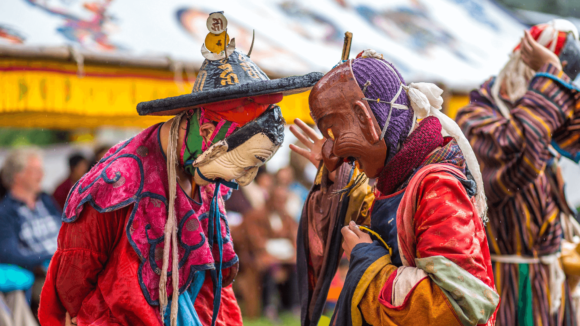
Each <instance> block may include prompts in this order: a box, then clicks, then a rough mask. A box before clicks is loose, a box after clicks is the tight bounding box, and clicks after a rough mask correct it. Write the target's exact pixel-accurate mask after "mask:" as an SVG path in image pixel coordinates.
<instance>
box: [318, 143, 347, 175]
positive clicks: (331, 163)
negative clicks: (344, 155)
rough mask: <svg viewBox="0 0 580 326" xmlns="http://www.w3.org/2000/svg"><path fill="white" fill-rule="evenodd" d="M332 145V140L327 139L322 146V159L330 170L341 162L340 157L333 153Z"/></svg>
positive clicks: (336, 167) (337, 166) (334, 168)
mask: <svg viewBox="0 0 580 326" xmlns="http://www.w3.org/2000/svg"><path fill="white" fill-rule="evenodd" d="M333 147H334V141H333V140H332V139H327V140H326V141H325V142H324V145H323V146H322V161H323V162H324V166H326V168H327V169H328V171H330V172H332V171H334V170H336V169H338V168H339V167H340V166H341V165H342V163H343V160H342V159H341V158H340V157H338V156H336V155H334V153H333Z"/></svg>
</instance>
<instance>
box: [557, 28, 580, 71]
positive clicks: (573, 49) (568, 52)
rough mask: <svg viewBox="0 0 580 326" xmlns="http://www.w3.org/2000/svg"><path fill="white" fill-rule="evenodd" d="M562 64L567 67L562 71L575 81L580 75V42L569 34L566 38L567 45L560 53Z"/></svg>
mask: <svg viewBox="0 0 580 326" xmlns="http://www.w3.org/2000/svg"><path fill="white" fill-rule="evenodd" d="M558 58H559V59H560V62H561V63H562V64H564V62H566V65H565V66H564V68H563V69H562V70H563V71H564V73H566V75H568V77H570V79H572V80H574V79H576V77H577V76H578V73H580V41H578V40H576V39H574V36H573V34H572V33H568V36H566V43H565V44H564V47H563V48H562V51H560V56H559V57H558Z"/></svg>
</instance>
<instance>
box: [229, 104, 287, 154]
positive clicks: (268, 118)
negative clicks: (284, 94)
mask: <svg viewBox="0 0 580 326" xmlns="http://www.w3.org/2000/svg"><path fill="white" fill-rule="evenodd" d="M284 124H285V122H284V118H283V117H282V111H281V110H280V107H279V106H277V105H271V106H270V108H268V109H267V110H266V111H265V112H264V113H262V115H260V116H259V117H258V118H257V119H255V120H253V121H251V122H249V123H247V124H246V125H245V126H243V127H241V128H240V129H238V130H236V131H235V132H234V133H233V134H231V136H229V137H228V138H226V142H227V143H228V152H229V151H232V150H234V149H235V148H237V147H238V146H240V145H241V144H243V143H245V142H246V141H248V140H249V139H250V138H252V137H253V136H255V135H257V134H260V133H261V134H264V135H265V136H266V137H268V139H270V141H272V143H273V144H274V145H275V146H277V145H280V144H282V142H283V141H284Z"/></svg>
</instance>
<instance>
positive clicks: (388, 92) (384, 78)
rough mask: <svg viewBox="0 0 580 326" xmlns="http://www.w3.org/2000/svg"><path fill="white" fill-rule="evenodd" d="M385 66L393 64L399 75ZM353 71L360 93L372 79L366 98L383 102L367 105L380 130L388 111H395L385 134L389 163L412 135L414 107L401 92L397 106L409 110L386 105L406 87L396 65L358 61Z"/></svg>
mask: <svg viewBox="0 0 580 326" xmlns="http://www.w3.org/2000/svg"><path fill="white" fill-rule="evenodd" d="M385 64H388V65H390V66H391V67H392V68H393V70H394V71H395V72H396V73H397V74H396V75H395V73H393V71H392V70H391V69H389V68H388V67H387V66H386V65H385ZM352 71H353V73H354V77H355V78H356V81H357V83H358V86H359V87H360V89H361V90H362V89H363V88H364V84H365V83H366V82H367V81H369V80H370V82H371V84H370V86H368V87H367V89H366V92H365V97H367V98H372V99H381V102H380V103H377V102H372V101H369V102H368V103H369V105H370V107H371V110H372V111H373V114H374V115H375V118H376V119H377V122H378V123H379V125H380V126H381V130H382V128H383V127H384V126H385V122H386V121H387V117H388V116H389V111H390V110H393V112H392V113H391V120H390V122H389V126H388V127H387V132H386V134H385V143H387V147H388V150H389V152H388V155H387V162H389V161H390V160H391V159H392V158H393V156H395V154H396V153H397V152H398V150H399V144H402V143H403V141H405V139H406V138H407V135H408V134H409V130H410V129H411V126H412V124H413V108H411V103H410V102H409V98H408V97H407V93H405V91H404V90H401V94H400V95H399V97H398V98H397V100H396V101H395V103H398V104H403V105H406V106H407V107H408V108H409V109H408V110H401V109H394V108H391V106H390V105H389V104H388V103H383V101H385V102H388V101H391V100H392V99H393V97H395V95H396V94H397V91H398V90H399V87H400V85H401V82H402V83H403V84H405V80H404V79H403V77H402V76H401V74H400V73H399V71H398V70H397V69H396V68H395V66H393V65H392V64H390V63H388V62H387V61H385V60H380V59H375V58H359V59H355V60H354V62H353V63H352ZM397 75H398V78H397ZM405 85H406V84H405Z"/></svg>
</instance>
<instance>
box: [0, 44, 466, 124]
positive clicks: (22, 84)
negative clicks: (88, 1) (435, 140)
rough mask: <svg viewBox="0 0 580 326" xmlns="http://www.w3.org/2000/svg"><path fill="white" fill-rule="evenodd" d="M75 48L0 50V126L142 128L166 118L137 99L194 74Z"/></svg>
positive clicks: (288, 106)
mask: <svg viewBox="0 0 580 326" xmlns="http://www.w3.org/2000/svg"><path fill="white" fill-rule="evenodd" d="M73 52H74V51H71V50H70V49H66V48H65V49H62V48H61V49H59V50H58V51H56V50H52V51H46V50H45V51H30V48H28V51H27V52H26V51H24V52H23V51H13V50H11V51H10V52H8V51H6V48H4V51H2V48H0V127H16V128H47V129H77V128H97V127H101V126H117V127H140V128H145V127H148V126H151V125H153V124H155V123H158V122H163V121H166V120H168V119H169V118H170V117H158V116H157V117H153V116H152V117H140V116H138V114H137V112H136V109H135V108H136V106H137V103H139V102H142V101H149V100H153V99H158V98H164V97H169V96H177V95H181V94H186V93H189V92H190V91H191V88H192V86H193V82H194V81H195V77H193V75H195V73H194V72H191V73H187V72H188V71H193V70H194V69H193V67H192V64H186V63H178V64H176V63H175V62H171V60H169V59H166V60H159V59H156V61H155V60H149V61H147V60H146V59H140V60H139V59H138V60H134V59H123V58H119V57H110V56H97V55H93V56H92V57H91V56H87V55H85V57H84V60H83V61H81V64H79V63H75V62H71V61H72V58H74V53H73ZM83 62H86V63H83ZM175 66H179V67H181V68H180V69H175ZM308 95H309V92H306V93H302V94H297V95H291V96H287V97H285V98H284V100H283V101H282V102H281V103H280V107H281V108H282V113H283V115H284V117H285V118H286V121H287V123H289V124H290V123H293V121H294V119H295V118H300V119H302V120H303V121H305V122H306V123H311V124H312V123H314V122H313V121H312V118H311V117H310V111H309V106H308ZM467 102H468V98H467V97H466V96H452V97H450V98H449V99H448V100H447V113H448V114H449V115H450V116H452V117H453V116H455V113H456V112H457V109H458V108H460V107H461V106H463V105H465V104H467Z"/></svg>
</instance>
